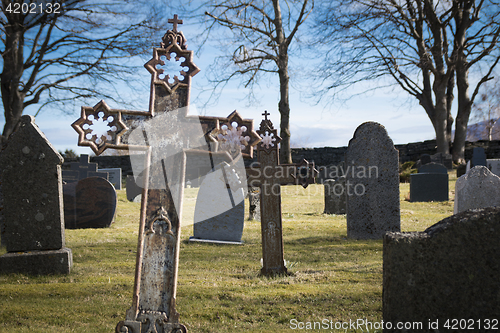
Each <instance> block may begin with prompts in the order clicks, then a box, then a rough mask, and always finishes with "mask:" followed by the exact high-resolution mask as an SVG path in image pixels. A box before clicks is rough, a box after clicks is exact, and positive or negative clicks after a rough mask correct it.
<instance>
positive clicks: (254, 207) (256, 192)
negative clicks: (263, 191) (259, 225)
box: [248, 187, 260, 221]
mask: <svg viewBox="0 0 500 333" xmlns="http://www.w3.org/2000/svg"><path fill="white" fill-rule="evenodd" d="M248 219H249V220H256V221H260V188H259V187H250V189H249V190H248Z"/></svg>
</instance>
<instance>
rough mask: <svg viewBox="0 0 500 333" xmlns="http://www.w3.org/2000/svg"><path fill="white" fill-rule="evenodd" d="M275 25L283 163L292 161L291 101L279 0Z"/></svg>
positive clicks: (276, 3)
mask: <svg viewBox="0 0 500 333" xmlns="http://www.w3.org/2000/svg"><path fill="white" fill-rule="evenodd" d="M273 7H274V25H275V27H276V44H277V46H278V57H277V61H276V65H277V67H278V76H279V78H280V101H279V103H278V110H279V112H280V115H281V119H280V137H281V143H280V156H279V160H280V163H282V164H289V163H292V150H291V148H290V101H289V96H288V95H289V94H288V90H289V81H290V77H289V76H288V40H287V39H286V38H285V34H284V32H283V21H282V18H281V7H280V3H279V0H273Z"/></svg>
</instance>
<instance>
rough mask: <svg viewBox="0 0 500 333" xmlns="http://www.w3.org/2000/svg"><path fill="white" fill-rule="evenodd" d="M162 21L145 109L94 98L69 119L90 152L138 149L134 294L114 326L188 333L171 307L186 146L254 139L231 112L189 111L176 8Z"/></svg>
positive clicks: (205, 148) (186, 55)
mask: <svg viewBox="0 0 500 333" xmlns="http://www.w3.org/2000/svg"><path fill="white" fill-rule="evenodd" d="M169 22H170V23H173V24H174V28H173V30H168V31H167V33H166V34H165V36H164V37H163V39H162V43H161V44H160V45H161V47H159V48H153V58H152V59H151V60H150V61H148V62H147V63H146V64H145V65H144V66H145V67H146V69H147V70H148V71H149V72H150V73H151V92H150V104H149V111H148V112H145V111H130V110H117V109H110V108H109V107H108V106H107V105H106V103H105V102H104V101H101V102H99V103H98V104H97V105H95V106H94V107H82V112H81V116H80V118H79V119H78V120H77V121H75V122H74V123H73V124H72V126H73V128H74V129H75V130H76V131H77V132H78V133H79V145H82V146H90V147H91V148H92V150H93V151H94V152H95V153H96V154H97V155H99V154H101V153H102V152H103V151H104V150H105V149H107V148H114V149H129V150H130V151H131V152H136V153H137V152H140V153H142V154H143V156H144V160H143V165H144V167H143V168H142V169H141V170H140V171H142V174H141V175H140V179H142V180H144V181H143V184H142V185H143V190H142V202H141V212H140V223H139V236H138V243H137V258H136V268H135V282H134V292H133V301H132V306H131V308H130V309H129V310H128V311H127V313H126V318H125V320H124V321H121V322H119V323H118V325H117V327H116V332H123V333H125V332H127V333H150V332H154V333H167V332H168V333H181V332H187V329H186V327H185V326H184V325H182V324H181V323H179V314H178V313H177V311H176V309H175V297H176V289H177V271H178V261H179V245H180V226H181V224H180V216H181V212H182V196H183V189H184V181H185V165H186V153H197V154H199V153H203V154H206V156H209V157H210V161H212V154H216V153H220V154H225V155H227V157H228V159H229V160H231V158H232V157H234V154H232V152H231V150H230V149H228V150H229V152H217V150H218V145H217V144H218V142H221V146H224V143H225V141H228V139H229V137H230V135H229V134H228V132H231V131H233V132H237V133H239V134H240V136H239V137H238V138H237V140H238V142H239V144H238V146H239V147H238V152H240V149H241V155H242V156H243V157H251V156H252V154H253V146H254V145H256V144H257V143H258V142H259V140H260V138H259V136H258V135H257V133H256V132H255V131H254V130H253V122H252V120H249V119H242V118H241V116H240V115H239V114H238V113H237V112H236V111H235V112H233V113H231V114H230V115H229V116H228V117H227V118H223V117H198V116H191V115H188V106H189V91H190V80H191V77H192V76H194V75H195V74H196V73H198V71H199V69H198V67H196V65H194V63H193V62H192V51H188V50H187V49H186V39H185V37H184V35H183V34H182V32H177V24H180V23H182V21H180V20H178V19H177V15H175V16H174V19H173V20H169ZM162 58H164V59H166V60H169V61H171V60H174V59H175V60H177V61H181V63H180V65H181V67H182V69H181V70H180V71H179V72H178V73H177V74H176V75H174V76H173V77H170V75H165V74H164V71H163V69H161V68H158V67H159V66H163V65H165V61H164V60H162ZM97 123H99V124H101V125H103V124H104V125H105V126H104V128H105V130H104V131H103V132H101V133H99V132H97V130H96V127H97V126H96V124H97ZM101 131H102V126H101ZM227 146H231V145H227ZM134 156H135V155H134ZM131 160H132V155H131ZM135 171H136V170H135V169H134V176H139V175H136V174H135ZM138 179H139V178H138Z"/></svg>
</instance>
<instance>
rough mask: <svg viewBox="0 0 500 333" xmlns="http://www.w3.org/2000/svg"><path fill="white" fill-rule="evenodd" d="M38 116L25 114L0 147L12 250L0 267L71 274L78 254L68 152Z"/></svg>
mask: <svg viewBox="0 0 500 333" xmlns="http://www.w3.org/2000/svg"><path fill="white" fill-rule="evenodd" d="M34 121H35V119H34V118H33V117H32V116H23V117H21V120H20V123H19V128H18V129H17V130H16V131H15V132H14V133H13V134H12V135H11V136H10V138H9V141H8V142H7V146H6V148H5V150H3V151H2V152H1V153H0V170H1V173H0V178H1V182H2V188H3V194H4V209H3V210H2V211H3V213H4V218H5V235H6V247H7V251H8V253H7V254H5V255H3V256H1V257H0V273H24V274H68V273H69V271H70V268H71V266H72V263H73V257H72V254H71V250H70V249H69V248H66V247H65V240H64V217H63V202H62V200H63V196H62V181H61V164H62V163H63V158H62V156H61V155H60V154H59V153H58V152H57V150H56V149H55V148H54V147H53V146H52V145H51V144H50V142H49V141H48V140H47V138H46V137H45V135H44V134H43V133H42V132H41V131H40V129H39V128H38V126H37V125H36V124H35V122H34Z"/></svg>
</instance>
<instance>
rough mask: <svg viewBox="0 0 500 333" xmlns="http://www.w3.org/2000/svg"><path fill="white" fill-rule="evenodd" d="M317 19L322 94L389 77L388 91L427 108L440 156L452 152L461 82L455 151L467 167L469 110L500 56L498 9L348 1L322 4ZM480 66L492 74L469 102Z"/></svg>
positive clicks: (419, 1) (421, 0)
mask: <svg viewBox="0 0 500 333" xmlns="http://www.w3.org/2000/svg"><path fill="white" fill-rule="evenodd" d="M318 12H319V13H320V19H319V21H318V22H319V24H320V29H321V31H320V34H321V36H322V37H321V39H320V43H321V44H320V45H328V58H327V64H326V65H325V67H324V68H323V73H324V74H323V78H324V79H325V82H327V86H326V88H325V89H324V90H333V91H334V92H336V93H338V92H340V91H343V90H345V89H347V88H348V87H351V86H352V85H353V84H355V83H358V82H360V81H365V80H380V79H382V78H385V77H388V78H390V79H389V82H390V84H396V85H398V86H399V87H400V88H402V89H403V90H404V91H406V92H407V93H408V94H409V95H410V96H413V97H415V98H416V99H417V100H418V101H419V103H420V105H421V106H422V107H423V108H424V110H425V111H426V113H427V115H428V117H429V119H430V120H431V122H432V125H433V127H434V131H435V133H436V141H437V150H438V152H441V153H449V152H450V147H451V132H452V124H453V121H454V119H453V117H452V114H451V108H452V102H453V99H454V91H455V82H457V91H458V95H459V98H458V101H459V103H458V104H459V109H458V115H457V122H456V133H455V140H454V144H453V147H452V149H453V150H452V152H453V159H454V160H455V161H457V162H459V161H463V158H464V147H465V136H463V135H462V133H463V131H464V129H465V132H466V130H467V123H468V118H469V114H470V106H471V104H472V102H473V101H474V98H475V97H476V95H477V90H478V89H479V87H480V86H481V85H482V84H483V83H484V82H486V81H488V80H489V79H490V78H491V77H490V74H491V71H492V70H493V68H494V67H495V66H496V65H497V63H498V60H499V56H500V53H499V52H498V50H497V49H498V48H495V45H496V43H497V41H498V32H499V30H498V29H499V23H500V17H499V13H500V7H499V6H498V4H496V3H495V2H494V1H488V2H487V1H486V0H478V1H477V4H476V3H475V2H474V1H463V0H450V1H433V0H416V1H401V0H382V1H377V0H367V1H363V0H350V1H347V2H345V1H343V2H340V1H338V2H332V3H328V4H324V8H321V9H320V10H319V11H318ZM483 12H484V13H483ZM480 66H484V67H485V68H486V75H484V76H481V77H480V78H479V80H478V82H477V85H476V88H475V90H474V93H473V95H472V96H471V97H469V95H468V87H469V77H468V75H469V71H470V69H471V68H476V67H480ZM475 73H479V71H476V72H475ZM379 82H380V81H379ZM324 90H323V93H324ZM467 108H469V109H468V110H469V111H467ZM467 112H468V113H467Z"/></svg>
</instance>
